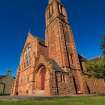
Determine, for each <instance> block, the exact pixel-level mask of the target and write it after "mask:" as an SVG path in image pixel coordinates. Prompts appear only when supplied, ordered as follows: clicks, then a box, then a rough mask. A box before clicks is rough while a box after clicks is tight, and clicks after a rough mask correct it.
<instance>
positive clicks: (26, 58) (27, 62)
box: [25, 44, 31, 68]
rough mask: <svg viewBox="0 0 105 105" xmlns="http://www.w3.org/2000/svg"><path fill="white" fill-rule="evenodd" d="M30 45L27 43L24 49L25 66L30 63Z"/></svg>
mask: <svg viewBox="0 0 105 105" xmlns="http://www.w3.org/2000/svg"><path fill="white" fill-rule="evenodd" d="M30 52H31V45H30V44H29V45H28V46H27V48H26V50H25V68H26V67H28V66H29V65H30Z"/></svg>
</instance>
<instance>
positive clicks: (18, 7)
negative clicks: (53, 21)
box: [0, 0, 105, 75]
mask: <svg viewBox="0 0 105 105" xmlns="http://www.w3.org/2000/svg"><path fill="white" fill-rule="evenodd" d="M61 1H62V3H63V4H64V5H65V7H66V9H67V12H68V17H69V23H70V24H71V27H72V30H73V33H74V38H75V42H76V47H77V50H78V52H79V53H80V54H81V55H83V56H85V57H86V58H93V57H96V56H99V55H101V49H100V42H101V37H102V35H103V34H105V6H104V4H105V0H61ZM47 3H48V1H47V0H0V74H5V73H6V71H7V69H8V68H11V69H12V72H13V74H14V75H15V74H16V68H17V65H18V63H19V57H20V54H21V51H22V48H23V46H24V42H25V40H26V37H27V33H28V31H31V32H32V34H34V35H37V36H39V37H40V38H41V39H43V38H44V32H45V18H44V13H45V8H46V6H47Z"/></svg>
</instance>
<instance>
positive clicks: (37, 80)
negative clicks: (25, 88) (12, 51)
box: [33, 55, 52, 96]
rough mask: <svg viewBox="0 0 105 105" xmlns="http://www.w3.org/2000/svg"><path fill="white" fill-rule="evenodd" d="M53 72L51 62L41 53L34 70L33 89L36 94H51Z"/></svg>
mask: <svg viewBox="0 0 105 105" xmlns="http://www.w3.org/2000/svg"><path fill="white" fill-rule="evenodd" d="M51 74H52V66H51V64H49V62H48V60H47V59H45V57H44V56H42V55H41V56H40V57H39V60H38V63H37V65H36V67H35V69H34V72H33V91H34V94H35V96H50V95H51V76H52V75H51Z"/></svg>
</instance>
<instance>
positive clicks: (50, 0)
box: [49, 0, 60, 4]
mask: <svg viewBox="0 0 105 105" xmlns="http://www.w3.org/2000/svg"><path fill="white" fill-rule="evenodd" d="M52 1H54V0H49V4H50V3H51V2H52ZM56 1H58V2H60V0H56Z"/></svg>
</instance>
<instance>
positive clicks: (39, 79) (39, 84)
mask: <svg viewBox="0 0 105 105" xmlns="http://www.w3.org/2000/svg"><path fill="white" fill-rule="evenodd" d="M45 77H46V68H45V66H44V65H41V66H39V68H38V71H37V73H36V89H37V90H41V91H43V90H45Z"/></svg>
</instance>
